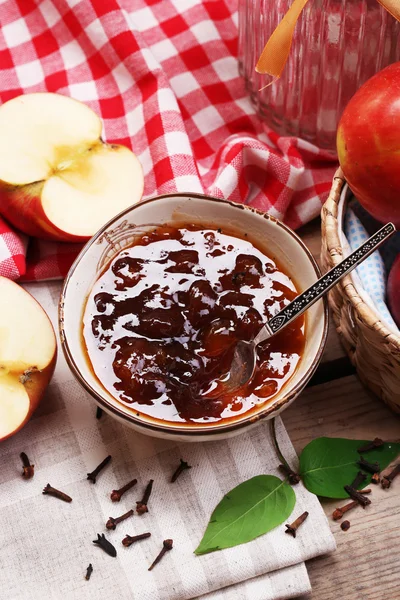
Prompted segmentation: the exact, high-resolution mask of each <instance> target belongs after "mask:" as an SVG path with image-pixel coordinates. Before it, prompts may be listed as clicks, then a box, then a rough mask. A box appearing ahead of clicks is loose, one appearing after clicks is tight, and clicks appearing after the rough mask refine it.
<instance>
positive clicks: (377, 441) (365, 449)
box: [357, 438, 385, 454]
mask: <svg viewBox="0 0 400 600" xmlns="http://www.w3.org/2000/svg"><path fill="white" fill-rule="evenodd" d="M384 443H385V442H384V441H383V440H381V438H375V439H374V440H372V442H367V443H366V444H364V445H363V446H360V447H359V448H357V452H359V453H360V454H363V453H364V452H369V451H370V450H375V448H379V447H380V446H383V444H384Z"/></svg>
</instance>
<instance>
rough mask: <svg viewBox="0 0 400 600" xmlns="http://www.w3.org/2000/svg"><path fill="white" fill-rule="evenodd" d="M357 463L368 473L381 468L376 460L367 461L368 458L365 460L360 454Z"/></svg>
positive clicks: (375, 471) (377, 471)
mask: <svg viewBox="0 0 400 600" xmlns="http://www.w3.org/2000/svg"><path fill="white" fill-rule="evenodd" d="M357 464H358V465H359V466H360V467H361V468H362V469H364V471H367V472H368V473H372V474H373V473H379V471H380V470H381V468H380V466H379V463H378V462H374V463H371V462H368V460H365V458H363V457H362V456H360V460H358V461H357Z"/></svg>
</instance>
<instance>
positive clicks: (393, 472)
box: [381, 463, 400, 490]
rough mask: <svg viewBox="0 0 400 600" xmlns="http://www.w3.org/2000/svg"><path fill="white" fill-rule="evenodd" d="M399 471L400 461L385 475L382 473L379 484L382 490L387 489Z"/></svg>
mask: <svg viewBox="0 0 400 600" xmlns="http://www.w3.org/2000/svg"><path fill="white" fill-rule="evenodd" d="M399 473H400V463H399V464H398V465H396V466H395V467H394V469H392V470H391V471H390V473H388V474H387V475H384V476H383V477H382V479H381V486H382V487H383V489H384V490H387V489H388V488H390V486H391V485H392V481H393V479H394V478H395V477H397V475H398V474H399Z"/></svg>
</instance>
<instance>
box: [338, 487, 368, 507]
mask: <svg viewBox="0 0 400 600" xmlns="http://www.w3.org/2000/svg"><path fill="white" fill-rule="evenodd" d="M344 489H345V491H346V492H347V493H348V495H349V496H350V498H352V499H353V500H356V501H357V502H358V503H359V504H361V506H362V507H363V508H365V507H366V506H367V505H368V504H371V500H370V499H369V498H367V497H366V496H363V494H362V493H361V492H359V491H357V490H356V489H354V488H353V487H352V486H351V485H345V486H344Z"/></svg>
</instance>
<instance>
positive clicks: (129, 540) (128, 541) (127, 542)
mask: <svg viewBox="0 0 400 600" xmlns="http://www.w3.org/2000/svg"><path fill="white" fill-rule="evenodd" d="M150 536H151V533H139V535H126V536H125V537H124V539H123V540H122V543H123V545H124V546H126V548H129V546H131V545H132V544H134V543H135V542H138V541H139V540H144V539H146V538H149V537H150Z"/></svg>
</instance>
